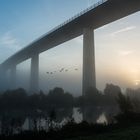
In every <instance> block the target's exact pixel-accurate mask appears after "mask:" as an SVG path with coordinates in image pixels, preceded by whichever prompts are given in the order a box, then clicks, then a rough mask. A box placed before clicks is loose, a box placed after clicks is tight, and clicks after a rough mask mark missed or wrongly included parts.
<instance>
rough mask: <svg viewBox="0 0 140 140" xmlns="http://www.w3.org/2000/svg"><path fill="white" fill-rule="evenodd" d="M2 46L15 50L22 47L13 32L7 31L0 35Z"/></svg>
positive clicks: (0, 44)
mask: <svg viewBox="0 0 140 140" xmlns="http://www.w3.org/2000/svg"><path fill="white" fill-rule="evenodd" d="M0 46H2V47H6V48H9V49H13V50H18V49H20V48H21V47H20V45H19V41H18V40H17V39H16V38H15V37H14V36H13V35H12V33H11V32H6V33H5V34H3V36H1V37H0Z"/></svg>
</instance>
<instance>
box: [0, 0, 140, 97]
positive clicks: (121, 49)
mask: <svg viewBox="0 0 140 140" xmlns="http://www.w3.org/2000/svg"><path fill="white" fill-rule="evenodd" d="M97 1H98V0H24V1H23V0H0V29H1V30H0V63H2V62H3V61H4V60H6V59H7V58H8V57H10V56H11V55H13V54H14V53H15V52H17V51H18V50H20V49H22V48H23V47H25V46H26V45H28V44H29V43H31V42H32V41H34V40H35V39H37V38H39V37H40V36H41V35H43V34H46V33H47V32H48V31H49V30H51V29H53V28H54V27H56V26H57V25H59V24H61V23H63V22H64V21H66V20H67V19H69V18H71V17H72V16H74V15H76V14H77V13H79V12H81V11H82V10H84V9H86V8H87V7H89V6H91V5H93V4H94V3H96V2H97ZM139 23H140V12H137V13H135V14H133V15H130V16H128V17H125V18H123V19H120V20H118V21H115V22H113V23H110V24H108V25H105V26H103V27H101V28H99V29H96V30H95V31H94V33H95V36H94V37H95V54H96V56H95V58H96V80H97V88H98V89H99V90H103V89H104V88H105V85H106V83H113V84H116V85H119V86H120V87H121V88H122V89H125V88H127V87H131V88H139V87H140V63H139V60H140V55H139V54H140V47H139V44H140V24H139ZM82 38H83V36H80V37H77V38H75V39H73V40H70V41H68V42H66V43H63V44H61V45H59V46H56V47H55V48H53V49H50V50H48V51H46V52H43V53H41V54H40V57H39V59H40V63H39V78H40V89H42V90H44V91H48V90H50V89H52V88H54V87H56V86H58V87H62V88H64V89H65V90H66V91H68V92H71V93H73V94H74V95H79V94H81V90H82V55H83V54H82V53H83V42H82ZM62 68H64V69H65V70H66V71H63V72H59V71H60V69H62ZM75 69H77V70H75ZM46 72H53V74H47V73H46ZM29 77H30V59H29V60H27V61H25V62H23V63H21V64H19V65H18V66H17V87H25V88H26V89H28V88H29Z"/></svg>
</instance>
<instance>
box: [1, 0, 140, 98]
mask: <svg viewBox="0 0 140 140" xmlns="http://www.w3.org/2000/svg"><path fill="white" fill-rule="evenodd" d="M139 10H140V0H102V1H99V2H98V3H96V4H94V5H93V6H91V7H89V8H88V9H86V10H84V11H82V12H81V13H79V14H77V15H76V16H74V17H72V18H71V19H69V20H67V21H66V22H64V23H63V24H61V25H59V26H57V27H56V28H54V29H52V30H51V31H49V32H48V33H47V34H45V35H44V36H42V37H40V38H39V39H37V40H35V41H34V42H32V43H31V44H29V45H28V46H26V47H25V48H23V49H22V50H20V51H19V52H17V53H16V54H14V55H12V56H11V57H9V58H8V59H7V60H6V61H4V62H3V63H2V64H1V65H0V71H1V75H4V73H5V72H6V71H7V70H8V69H10V72H11V88H13V89H14V88H15V84H16V65H17V64H19V63H21V62H23V61H25V60H27V59H29V58H31V77H30V90H31V91H32V92H37V91H38V90H39V80H38V79H39V78H38V76H39V54H40V53H41V52H44V51H46V50H49V49H51V48H53V47H55V46H57V45H60V44H62V43H64V42H66V41H68V40H71V39H73V38H76V37H78V36H80V35H83V95H84V94H85V92H86V90H87V89H88V88H89V87H96V76H95V75H96V74H95V55H94V53H95V52H94V30H95V29H97V28H99V27H101V26H103V25H106V24H109V23H111V22H114V21H116V20H118V19H121V18H123V17H125V16H128V15H130V14H133V13H135V12H139ZM1 82H2V79H1Z"/></svg>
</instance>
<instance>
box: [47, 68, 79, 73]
mask: <svg viewBox="0 0 140 140" xmlns="http://www.w3.org/2000/svg"><path fill="white" fill-rule="evenodd" d="M74 70H75V71H78V68H75V69H74ZM68 71H69V69H66V68H61V69H59V70H58V71H53V72H52V71H51V72H50V71H47V72H46V73H47V74H54V73H56V72H59V73H62V72H68Z"/></svg>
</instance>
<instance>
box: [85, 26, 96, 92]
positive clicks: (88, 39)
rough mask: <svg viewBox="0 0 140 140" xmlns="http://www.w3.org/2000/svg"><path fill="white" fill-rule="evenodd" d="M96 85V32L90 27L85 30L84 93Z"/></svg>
mask: <svg viewBox="0 0 140 140" xmlns="http://www.w3.org/2000/svg"><path fill="white" fill-rule="evenodd" d="M91 87H93V88H95V87H96V77H95V50H94V32H93V30H92V29H90V28H84V30H83V95H85V93H86V91H87V90H88V89H89V88H91Z"/></svg>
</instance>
